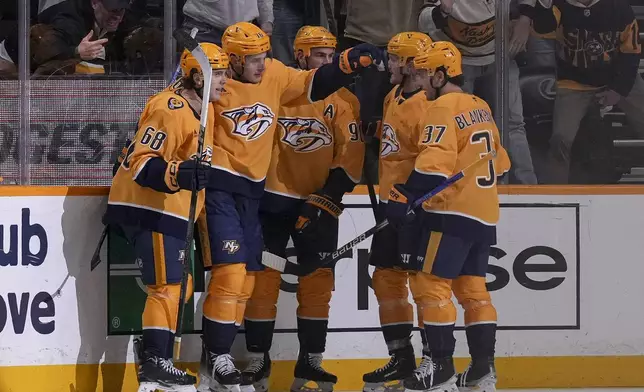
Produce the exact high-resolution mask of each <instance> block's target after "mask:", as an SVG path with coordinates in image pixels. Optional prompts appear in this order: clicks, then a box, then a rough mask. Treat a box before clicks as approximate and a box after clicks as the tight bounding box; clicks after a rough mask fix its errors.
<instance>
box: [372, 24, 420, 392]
mask: <svg viewBox="0 0 644 392" xmlns="http://www.w3.org/2000/svg"><path fill="white" fill-rule="evenodd" d="M431 42H432V41H431V39H430V38H429V37H428V36H427V35H425V34H423V33H418V32H402V33H399V34H397V35H395V36H394V37H393V38H391V40H390V41H389V44H388V45H387V53H388V58H389V72H390V73H391V78H390V81H391V83H392V84H394V85H395V87H394V88H393V89H392V90H391V92H390V93H389V94H388V95H387V96H386V97H385V100H384V107H383V119H382V126H381V130H380V132H379V133H380V135H379V137H380V168H379V175H380V205H379V209H380V211H379V212H380V213H379V214H378V215H379V216H381V217H382V216H383V215H384V212H385V210H386V207H387V200H388V198H389V188H391V186H392V184H393V183H395V182H401V181H402V182H404V181H405V180H406V178H407V176H409V173H410V172H411V171H412V170H413V159H412V158H413V156H414V155H413V154H414V153H415V151H416V150H417V148H416V144H417V142H416V141H415V140H414V139H413V132H415V131H416V130H415V128H414V124H420V122H421V121H420V119H421V118H422V117H423V116H424V114H423V113H424V111H425V110H426V107H427V106H429V102H428V101H427V99H426V98H425V95H424V94H423V92H422V88H421V85H420V84H419V83H418V81H417V80H415V79H414V78H413V77H412V72H413V59H414V58H415V57H416V56H417V55H419V54H421V53H423V52H424V51H425V50H426V49H427V48H428V47H429V44H430V43H431ZM410 159H412V160H410ZM403 237H404V236H403V235H400V238H399V233H398V232H396V231H395V230H394V229H393V228H392V227H386V228H385V229H383V231H381V232H379V233H376V235H375V237H374V239H373V241H372V242H371V244H372V245H371V256H370V259H369V263H370V264H371V265H374V266H375V267H376V268H375V270H374V272H373V276H372V287H373V289H374V292H375V295H376V298H377V299H378V307H379V314H380V325H381V327H382V333H383V336H384V339H385V343H386V344H387V349H388V350H389V354H390V355H391V360H390V361H389V363H387V364H386V365H385V366H384V367H382V368H379V369H376V370H375V371H373V372H371V373H367V374H365V375H364V376H363V381H364V382H365V384H364V391H366V392H370V391H375V390H381V389H382V388H383V387H385V384H386V385H387V387H386V388H393V386H392V384H393V385H397V384H399V383H400V381H401V380H403V379H404V378H406V377H408V376H410V375H411V374H412V373H413V371H414V370H415V369H416V361H415V358H414V349H413V347H412V346H411V332H412V328H413V308H412V305H411V304H410V303H409V301H408V299H407V298H408V297H409V289H408V286H407V282H408V279H409V273H408V269H407V265H406V263H404V262H403V261H401V260H400V258H399V256H398V254H399V252H398V250H397V249H398V247H399V244H398V242H400V241H403V240H404V238H403Z"/></svg>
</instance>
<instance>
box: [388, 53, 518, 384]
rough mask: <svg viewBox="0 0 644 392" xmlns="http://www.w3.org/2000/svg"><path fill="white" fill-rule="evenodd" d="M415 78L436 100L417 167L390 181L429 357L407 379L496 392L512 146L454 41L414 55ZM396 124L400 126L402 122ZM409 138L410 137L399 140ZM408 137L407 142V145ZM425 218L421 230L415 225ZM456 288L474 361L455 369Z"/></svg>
mask: <svg viewBox="0 0 644 392" xmlns="http://www.w3.org/2000/svg"><path fill="white" fill-rule="evenodd" d="M413 64H414V69H413V72H412V75H413V77H414V78H415V79H416V80H417V82H418V83H419V84H420V85H421V86H422V88H423V90H425V93H426V97H427V98H428V105H426V107H425V110H424V111H423V113H422V115H421V116H420V117H419V118H418V126H415V127H414V131H413V132H412V133H411V134H408V135H407V137H408V138H409V140H411V143H412V144H413V145H414V146H415V151H413V154H409V155H407V157H403V156H400V158H401V162H399V163H398V166H399V167H402V166H403V165H407V162H409V163H410V166H411V168H412V171H411V174H410V175H409V176H408V177H407V178H406V180H405V181H404V182H403V181H396V182H395V183H394V184H391V186H390V187H389V196H388V199H389V200H388V203H387V208H386V214H385V215H386V217H387V220H388V221H389V222H390V224H391V225H392V226H393V228H394V230H397V231H398V233H403V232H405V234H404V236H405V238H407V239H408V240H409V241H410V243H412V244H414V245H415V246H414V247H410V248H409V250H408V252H407V253H408V254H407V257H406V258H407V260H408V267H407V268H408V269H410V270H413V273H411V274H410V278H409V280H410V288H411V292H412V296H413V298H414V302H415V303H416V306H417V308H418V311H419V319H421V320H422V326H423V333H424V335H425V336H424V342H423V358H422V361H421V363H420V365H419V366H418V368H417V369H416V370H415V371H414V372H413V374H411V375H409V377H407V378H405V379H404V380H403V386H404V388H405V390H407V391H430V390H431V391H436V392H441V391H442V392H456V391H457V390H458V389H457V384H458V386H459V387H463V388H465V389H464V390H482V391H494V390H495V389H494V386H495V384H496V372H495V368H494V346H495V334H496V319H497V318H496V317H497V316H496V310H495V308H494V306H493V305H492V302H491V298H490V294H489V293H488V291H487V289H486V286H485V275H486V272H487V267H488V259H489V257H490V246H491V245H494V244H495V243H496V223H497V222H498V219H499V198H498V193H497V187H496V184H497V177H498V176H500V175H503V174H504V173H506V172H507V171H508V170H509V169H510V160H509V158H508V155H507V152H506V151H505V150H504V149H503V147H502V146H501V144H500V138H499V131H498V129H497V127H496V124H495V123H494V119H493V116H492V113H491V110H490V107H489V106H488V104H487V103H485V101H483V100H482V99H480V98H478V97H476V96H474V95H470V94H466V93H464V92H463V91H462V90H461V89H460V87H459V86H458V84H459V83H460V80H461V79H462V78H461V75H462V70H461V54H460V52H459V51H458V49H456V47H455V46H454V45H453V44H452V43H450V42H444V41H441V42H434V43H432V44H431V45H430V46H429V48H428V50H427V51H425V52H424V53H422V54H419V55H418V56H416V57H415V58H414V62H413ZM396 132H398V131H397V130H396ZM399 140H400V139H399ZM404 143H406V141H403V140H400V143H399V145H400V148H401V150H402V148H403V145H404ZM493 151H495V152H496V154H497V157H496V159H495V160H490V161H488V162H485V164H483V165H480V166H479V167H478V169H472V172H468V173H467V175H466V176H465V177H464V178H463V179H462V180H460V181H459V182H456V183H455V184H453V185H451V186H450V187H449V188H447V189H446V190H444V191H443V192H442V193H439V194H438V195H437V196H435V197H433V198H431V199H429V200H428V201H427V202H425V203H424V204H423V208H422V209H419V210H417V211H415V213H414V214H411V215H409V214H408V211H409V208H410V207H411V205H412V203H413V202H414V201H415V200H417V199H418V198H420V197H421V196H423V195H424V194H427V193H429V192H430V191H431V190H432V189H434V188H435V187H436V186H438V185H439V184H441V183H442V182H443V181H445V180H446V179H447V178H448V177H451V176H453V175H454V174H456V173H458V172H459V171H461V170H463V169H465V168H466V167H468V166H470V165H471V164H473V163H475V162H478V161H479V160H480V159H481V157H482V156H484V155H486V154H488V153H491V152H493ZM410 224H415V225H416V228H415V230H414V231H413V232H412V231H405V228H407V227H409V225H410ZM452 295H454V296H456V298H457V300H458V302H459V304H460V305H461V306H462V307H463V309H464V310H465V328H466V335H467V342H468V345H469V348H470V354H471V356H472V362H471V364H470V368H469V369H468V370H467V371H465V372H464V373H463V374H462V375H460V377H459V376H457V374H456V371H455V368H454V360H453V355H454V347H455V339H454V324H455V322H456V307H455V306H454V304H453V302H452Z"/></svg>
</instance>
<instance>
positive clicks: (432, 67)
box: [414, 41, 463, 78]
mask: <svg viewBox="0 0 644 392" xmlns="http://www.w3.org/2000/svg"><path fill="white" fill-rule="evenodd" d="M414 67H415V68H416V69H426V70H428V71H430V72H431V73H434V72H436V70H437V69H439V68H440V67H443V68H445V71H446V72H447V76H448V77H450V78H455V77H457V76H459V75H462V74H463V67H462V65H461V52H459V50H458V49H456V46H454V44H453V43H451V42H448V41H438V42H434V43H432V44H430V45H429V49H428V50H427V51H426V52H425V53H423V54H421V55H418V56H416V58H414Z"/></svg>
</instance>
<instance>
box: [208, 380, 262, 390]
mask: <svg viewBox="0 0 644 392" xmlns="http://www.w3.org/2000/svg"><path fill="white" fill-rule="evenodd" d="M249 386H250V387H251V388H253V386H252V385H249ZM254 390H255V389H254V388H253V389H252V391H254ZM210 391H211V392H241V386H240V385H239V384H234V385H223V384H220V383H218V382H217V381H215V380H213V383H212V384H211V386H210Z"/></svg>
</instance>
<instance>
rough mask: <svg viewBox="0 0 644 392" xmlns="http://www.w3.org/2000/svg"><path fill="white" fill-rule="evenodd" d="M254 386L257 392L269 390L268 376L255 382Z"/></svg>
mask: <svg viewBox="0 0 644 392" xmlns="http://www.w3.org/2000/svg"><path fill="white" fill-rule="evenodd" d="M253 387H254V388H255V392H268V378H264V379H262V380H260V381H258V382H256V383H254V384H253ZM242 391H243V389H242Z"/></svg>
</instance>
